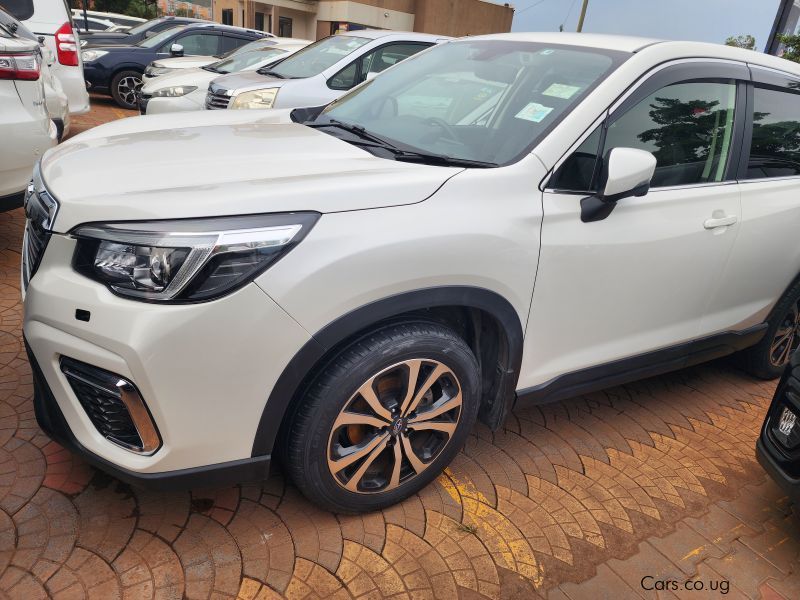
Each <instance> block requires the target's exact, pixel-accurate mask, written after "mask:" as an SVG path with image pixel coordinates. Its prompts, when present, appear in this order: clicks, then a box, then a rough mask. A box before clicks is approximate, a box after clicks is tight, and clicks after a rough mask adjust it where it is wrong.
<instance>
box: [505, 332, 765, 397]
mask: <svg viewBox="0 0 800 600" xmlns="http://www.w3.org/2000/svg"><path fill="white" fill-rule="evenodd" d="M768 327H769V325H768V324H767V323H761V324H760V325H756V326H755V327H750V328H749V329H745V330H743V331H730V332H725V333H719V334H716V335H712V336H709V337H705V338H701V339H699V340H694V341H692V342H686V343H684V344H679V345H677V346H671V347H669V348H664V349H663V350H656V351H654V352H648V353H646V354H640V355H638V356H633V357H630V358H624V359H622V360H616V361H614V362H610V363H606V364H604V365H599V366H597V367H589V368H588V369H583V370H581V371H575V372H573V373H567V374H565V375H559V376H558V377H556V378H554V379H551V380H550V381H548V382H545V383H543V384H541V385H537V386H533V387H529V388H525V389H522V390H517V402H516V405H515V406H517V407H525V406H533V405H538V404H547V403H548V402H557V401H558V400H564V399H566V398H572V397H573V396H578V395H580V394H588V393H590V392H596V391H598V390H602V389H605V388H608V387H611V386H615V385H621V384H623V383H630V382H632V381H636V380H638V379H644V378H646V377H654V376H656V375H662V374H664V373H669V372H670V371H677V370H678V369H683V368H684V367H690V366H692V365H697V364H700V363H704V362H707V361H709V360H714V359H715V358H720V357H722V356H727V355H729V354H733V353H734V352H738V351H739V350H744V349H745V348H749V347H750V346H754V345H756V344H757V343H758V342H760V341H761V339H762V338H763V337H764V335H765V334H766V332H767V328H768Z"/></svg>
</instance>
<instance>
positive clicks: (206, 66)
mask: <svg viewBox="0 0 800 600" xmlns="http://www.w3.org/2000/svg"><path fill="white" fill-rule="evenodd" d="M200 68H201V69H205V70H206V71H211V72H212V73H222V71H220V70H219V69H215V68H214V67H212V66H211V65H205V66H203V67H200Z"/></svg>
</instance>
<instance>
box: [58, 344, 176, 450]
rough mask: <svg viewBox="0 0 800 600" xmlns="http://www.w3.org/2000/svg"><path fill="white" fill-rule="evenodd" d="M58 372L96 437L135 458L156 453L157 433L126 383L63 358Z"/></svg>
mask: <svg viewBox="0 0 800 600" xmlns="http://www.w3.org/2000/svg"><path fill="white" fill-rule="evenodd" d="M61 371H62V372H63V373H64V375H65V376H66V377H67V380H68V381H69V384H70V387H72V391H73V392H74V393H75V396H76V397H77V398H78V401H79V402H80V403H81V406H82V407H83V410H85V411H86V414H87V415H88V417H89V420H91V422H92V424H93V425H94V426H95V428H96V429H97V431H99V432H100V435H102V436H103V437H104V438H106V439H107V440H108V441H110V442H112V443H114V444H116V445H117V446H121V447H122V448H125V449H126V450H130V451H131V452H136V453H138V454H152V453H153V452H155V451H156V450H158V448H159V447H160V446H161V439H160V437H159V435H158V431H157V430H156V428H155V424H154V423H153V420H152V418H151V417H150V414H149V412H148V411H147V407H146V406H145V405H144V401H143V400H142V397H141V395H140V394H139V391H138V390H137V389H136V387H135V386H134V385H133V384H132V383H131V382H130V381H128V380H127V379H124V378H123V377H120V376H119V375H115V374H114V373H111V372H110V371H105V370H104V369H99V368H97V367H94V366H92V365H89V364H87V363H84V362H80V361H78V360H75V359H72V358H67V357H66V356H64V357H62V358H61Z"/></svg>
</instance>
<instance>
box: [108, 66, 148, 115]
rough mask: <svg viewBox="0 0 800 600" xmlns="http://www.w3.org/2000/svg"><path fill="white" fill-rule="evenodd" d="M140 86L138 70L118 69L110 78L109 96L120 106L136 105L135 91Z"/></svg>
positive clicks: (133, 106)
mask: <svg viewBox="0 0 800 600" xmlns="http://www.w3.org/2000/svg"><path fill="white" fill-rule="evenodd" d="M141 87H142V74H141V73H140V72H139V71H120V72H119V73H117V74H116V75H114V77H113V78H112V79H111V97H112V98H114V102H116V103H117V104H118V105H119V106H121V107H122V108H129V109H135V108H136V107H137V101H136V92H138V91H139V89H140V88H141Z"/></svg>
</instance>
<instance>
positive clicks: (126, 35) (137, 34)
mask: <svg viewBox="0 0 800 600" xmlns="http://www.w3.org/2000/svg"><path fill="white" fill-rule="evenodd" d="M208 22H209V21H204V20H202V19H192V18H190V17H159V18H158V19H151V20H150V21H145V22H144V23H141V24H139V25H136V26H134V27H131V28H130V29H128V30H127V31H108V32H105V31H96V32H92V31H89V32H86V33H84V34H82V36H81V41H82V43H81V47H83V48H87V47H90V46H109V45H112V44H118V45H121V46H132V45H134V44H138V43H139V42H141V41H142V40H143V39H146V38H148V37H152V36H154V35H156V34H157V33H161V32H162V31H164V30H165V29H169V28H170V27H177V26H178V25H197V24H202V23H208Z"/></svg>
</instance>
